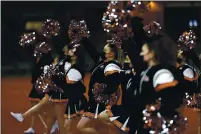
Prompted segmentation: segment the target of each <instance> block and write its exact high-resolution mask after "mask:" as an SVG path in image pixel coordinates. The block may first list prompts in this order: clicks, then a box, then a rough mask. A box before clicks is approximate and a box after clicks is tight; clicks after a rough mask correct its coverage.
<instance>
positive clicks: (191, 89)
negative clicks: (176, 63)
mask: <svg viewBox="0 0 201 134" xmlns="http://www.w3.org/2000/svg"><path fill="white" fill-rule="evenodd" d="M178 69H179V72H180V74H181V75H182V76H183V78H184V86H183V87H184V89H186V90H185V92H187V93H189V94H190V95H193V94H194V93H199V89H198V72H197V71H196V69H195V68H193V67H192V66H190V65H188V64H184V65H181V66H180V67H179V68H178Z"/></svg>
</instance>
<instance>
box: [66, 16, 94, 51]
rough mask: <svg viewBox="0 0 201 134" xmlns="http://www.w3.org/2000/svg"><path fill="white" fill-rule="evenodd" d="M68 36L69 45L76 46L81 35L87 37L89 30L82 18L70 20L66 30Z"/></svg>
mask: <svg viewBox="0 0 201 134" xmlns="http://www.w3.org/2000/svg"><path fill="white" fill-rule="evenodd" d="M68 35H69V38H70V39H71V43H70V45H71V46H75V47H78V46H79V42H80V40H81V39H82V38H83V37H87V38H88V37H89V36H90V31H89V30H88V28H87V24H86V22H85V21H84V20H82V21H76V20H71V22H70V25H69V30H68Z"/></svg>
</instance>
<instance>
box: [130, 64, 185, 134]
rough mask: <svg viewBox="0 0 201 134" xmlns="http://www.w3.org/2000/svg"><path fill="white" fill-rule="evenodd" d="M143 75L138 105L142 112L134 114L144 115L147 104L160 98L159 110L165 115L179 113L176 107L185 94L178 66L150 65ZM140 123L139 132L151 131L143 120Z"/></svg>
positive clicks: (167, 116)
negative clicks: (145, 127) (144, 126)
mask: <svg viewBox="0 0 201 134" xmlns="http://www.w3.org/2000/svg"><path fill="white" fill-rule="evenodd" d="M141 75H142V77H141V81H140V86H139V90H138V96H137V104H138V107H136V109H137V111H138V112H139V113H140V114H138V115H133V116H140V117H142V114H141V113H142V111H143V109H145V107H146V105H149V104H154V103H155V102H156V100H157V99H158V98H160V100H161V107H160V110H159V112H160V113H161V115H162V116H163V117H165V118H169V119H171V118H173V117H174V116H175V115H177V114H178V113H177V111H176V109H177V108H179V107H180V105H181V102H182V96H183V94H181V93H182V91H181V90H182V89H181V85H180V83H179V82H180V78H179V74H178V72H177V70H176V68H175V67H164V66H162V65H156V66H153V67H149V68H148V69H147V70H146V71H144V72H142V74H141ZM135 113H136V112H135ZM141 120H142V118H141ZM142 121H143V120H142ZM139 124H140V125H141V127H140V128H139V129H138V133H139V134H144V133H149V130H146V129H144V128H143V125H144V123H143V122H139Z"/></svg>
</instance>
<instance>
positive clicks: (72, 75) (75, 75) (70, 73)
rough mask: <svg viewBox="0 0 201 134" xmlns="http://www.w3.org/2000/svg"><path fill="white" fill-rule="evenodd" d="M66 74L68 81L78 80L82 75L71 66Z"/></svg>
mask: <svg viewBox="0 0 201 134" xmlns="http://www.w3.org/2000/svg"><path fill="white" fill-rule="evenodd" d="M66 76H67V77H68V79H69V80H70V81H80V80H81V79H82V75H81V73H80V71H79V70H77V69H76V68H71V69H70V70H69V71H68V72H67V74H66Z"/></svg>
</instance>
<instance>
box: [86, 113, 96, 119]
mask: <svg viewBox="0 0 201 134" xmlns="http://www.w3.org/2000/svg"><path fill="white" fill-rule="evenodd" d="M83 117H88V118H94V117H95V114H94V113H91V112H85V113H84V114H83Z"/></svg>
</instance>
